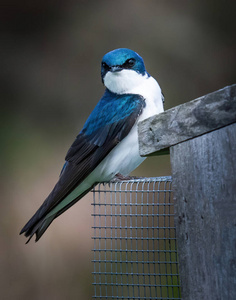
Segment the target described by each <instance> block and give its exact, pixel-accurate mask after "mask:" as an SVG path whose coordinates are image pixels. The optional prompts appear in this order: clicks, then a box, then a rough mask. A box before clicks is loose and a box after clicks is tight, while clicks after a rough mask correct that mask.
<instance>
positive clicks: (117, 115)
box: [20, 90, 145, 240]
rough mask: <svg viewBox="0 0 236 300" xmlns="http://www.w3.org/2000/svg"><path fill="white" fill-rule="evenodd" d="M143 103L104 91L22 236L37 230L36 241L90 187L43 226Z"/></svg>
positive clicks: (124, 131) (127, 128) (126, 129)
mask: <svg viewBox="0 0 236 300" xmlns="http://www.w3.org/2000/svg"><path fill="white" fill-rule="evenodd" d="M144 106H145V100H144V98H143V97H142V96H140V95H134V94H124V95H117V94H114V93H111V92H110V91H109V90H106V92H105V94H104V96H103V97H102V99H101V100H100V101H99V103H98V104H97V106H96V107H95V109H94V110H93V112H92V113H91V115H90V116H89V118H88V120H87V121H86V123H85V125H84V127H83V129H82V131H81V132H80V133H79V135H78V136H77V137H76V139H75V141H74V143H73V144H72V146H71V147H70V149H69V151H68V153H67V155H66V158H65V159H66V163H65V165H64V167H63V169H62V172H61V175H60V178H59V180H58V182H57V184H56V185H55V187H54V189H53V190H52V192H51V193H50V194H49V196H48V197H47V199H46V200H45V201H44V203H43V204H42V205H41V207H40V208H39V209H38V210H37V211H36V213H35V214H34V216H33V217H32V218H31V219H30V220H29V221H28V223H27V224H26V225H25V226H24V228H23V229H22V230H21V232H20V233H23V232H25V236H30V238H31V237H32V236H33V234H34V233H36V240H38V239H39V238H40V237H41V235H42V234H43V233H44V232H45V230H46V229H47V227H48V226H49V225H50V223H51V222H52V221H53V219H54V218H56V217H58V216H59V215H60V214H61V213H63V212H64V211H65V210H67V209H68V208H69V207H70V206H72V205H73V204H74V203H75V202H77V201H78V200H79V199H81V198H82V197H83V196H84V195H85V194H86V193H87V192H88V191H89V190H90V189H91V187H90V188H89V189H88V190H87V191H85V192H84V193H83V194H81V195H79V196H78V197H75V198H72V199H71V201H70V202H69V203H68V204H67V205H66V206H64V207H62V208H61V209H60V210H59V211H57V213H56V214H55V215H53V216H51V219H49V220H48V222H47V226H42V224H43V222H44V219H45V217H46V216H47V215H48V214H49V213H50V212H51V211H52V210H53V209H54V208H55V207H56V206H58V205H59V204H60V203H61V202H62V201H63V199H64V198H65V197H67V196H68V195H70V193H71V192H72V191H73V190H74V189H75V188H76V187H77V186H78V185H79V184H80V183H81V182H82V181H83V180H84V179H85V178H86V177H87V176H88V175H89V174H90V173H91V172H92V171H93V170H94V169H95V168H96V167H97V166H98V165H99V163H100V162H101V161H102V160H103V159H104V158H105V157H106V156H107V155H108V153H109V152H110V151H111V150H112V149H113V148H114V147H115V146H116V145H117V144H118V143H119V142H121V140H122V139H124V138H125V137H126V136H127V135H128V133H129V132H130V130H131V128H132V127H133V125H134V124H135V122H136V120H137V118H138V116H139V115H140V114H141V113H142V110H143V108H144ZM49 221H50V222H49ZM40 226H41V227H42V228H43V229H42V230H40Z"/></svg>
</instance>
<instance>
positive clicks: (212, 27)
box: [0, 0, 236, 300]
mask: <svg viewBox="0 0 236 300" xmlns="http://www.w3.org/2000/svg"><path fill="white" fill-rule="evenodd" d="M6 3H7V4H4V3H1V7H2V9H1V13H0V14H1V20H2V21H3V26H2V27H1V43H2V45H1V91H2V93H1V115H0V120H1V203H0V212H1V215H0V222H1V224H0V254H1V255H0V272H1V273H0V274H1V275H0V290H1V299H36V300H37V299H66V298H67V299H83V300H86V299H91V296H92V294H93V287H92V285H91V282H92V280H93V277H92V275H91V272H92V269H93V265H92V263H91V259H92V252H91V249H92V247H93V242H92V239H91V236H92V235H93V231H92V229H91V226H92V224H93V219H92V217H91V212H92V206H91V201H92V200H91V199H92V195H88V196H86V198H85V199H83V200H81V201H80V202H79V203H78V204H77V205H75V206H74V207H73V208H72V209H70V210H69V211H68V212H66V213H65V214H63V215H62V216H61V217H60V218H59V219H57V220H56V221H55V222H54V223H53V224H52V226H51V227H50V229H49V230H48V231H47V232H46V234H45V235H44V236H43V238H42V239H41V240H40V241H39V242H38V243H37V244H35V243H34V241H32V242H31V243H30V244H28V245H25V244H24V243H25V239H24V237H22V236H19V235H18V233H19V231H20V229H21V227H22V226H23V225H24V224H25V222H26V221H27V220H28V219H29V218H30V217H31V216H32V214H33V213H34V212H35V210H36V209H37V208H38V207H39V205H40V204H41V203H42V201H43V200H44V199H45V198H46V196H47V195H48V193H49V192H50V191H51V189H52V187H53V186H54V184H55V182H56V181H57V178H58V174H59V172H60V169H61V167H62V165H63V162H64V156H65V153H66V151H67V149H68V148H69V146H70V145H71V143H72V142H73V140H74V138H75V136H76V135H77V133H78V132H79V130H80V129H81V127H82V125H83V123H84V121H85V120H86V118H87V117H88V115H89V113H90V112H91V110H92V109H93V108H94V106H95V105H96V103H97V102H98V100H99V98H100V97H101V96H102V94H103V91H104V87H103V86H102V83H101V79H100V62H101V59H102V57H103V55H104V54H105V53H106V52H108V51H110V50H113V49H115V48H120V47H126V48H130V49H132V50H135V51H136V52H138V53H139V54H140V55H141V56H142V57H143V59H144V61H145V64H146V68H147V70H148V72H149V73H150V74H151V75H152V76H153V77H154V78H156V79H157V81H158V82H159V84H160V86H161V87H162V90H163V92H164V95H165V99H166V101H165V109H168V108H171V107H173V106H176V105H178V104H181V103H184V102H187V101H190V100H192V99H195V98H197V97H200V96H202V95H204V94H207V93H209V92H212V91H215V90H217V89H220V88H223V87H224V86H226V85H230V84H233V83H235V75H236V74H235V73H236V71H235V70H236V68H235V67H236V65H235V62H236V55H235V53H236V44H235V23H236V21H235V20H236V18H235V11H236V5H235V3H236V2H235V1H231V0H228V1H227V0H226V1H219V0H214V1H210V0H208V1H203V0H202V1H183V0H181V1H164V0H163V1H156V0H146V1H141V0H129V1H126V0H120V1H109V0H102V1H73V0H69V1H68V0H64V1H63V0H61V1H50V0H47V1H46V0H44V1H43V0H40V1H39V0H35V1H29V0H27V1H8V2H6ZM133 174H134V175H140V176H160V175H170V174H171V170H170V163H169V157H168V156H162V157H157V158H148V159H147V160H146V161H145V162H144V163H143V164H142V165H141V166H140V167H139V168H138V169H137V170H136V171H134V172H133Z"/></svg>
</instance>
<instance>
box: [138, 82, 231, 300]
mask: <svg viewBox="0 0 236 300" xmlns="http://www.w3.org/2000/svg"><path fill="white" fill-rule="evenodd" d="M139 139H140V140H139V142H140V153H141V155H143V156H148V155H158V154H159V153H160V154H162V153H168V152H170V159H171V167H172V177H173V190H174V198H175V223H176V231H177V241H178V255H179V268H180V270H179V271H180V279H181V288H182V299H183V300H187V299H188V300H199V299H206V300H209V299H214V300H226V299H227V300H235V299H236V85H232V86H229V87H225V88H224V89H221V90H219V91H216V92H214V93H211V94H208V95H205V96H203V97H201V98H198V99H196V100H193V101H190V102H188V103H185V104H182V105H180V106H177V107H174V108H172V109H170V110H168V111H165V112H164V113H162V114H160V115H157V116H154V117H151V118H149V119H147V120H144V121H142V122H140V124H139Z"/></svg>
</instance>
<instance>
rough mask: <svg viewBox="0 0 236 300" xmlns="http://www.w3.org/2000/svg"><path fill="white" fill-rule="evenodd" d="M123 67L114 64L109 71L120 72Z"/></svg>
mask: <svg viewBox="0 0 236 300" xmlns="http://www.w3.org/2000/svg"><path fill="white" fill-rule="evenodd" d="M121 70H122V68H121V67H120V66H112V67H111V68H110V70H109V71H111V72H119V71H121Z"/></svg>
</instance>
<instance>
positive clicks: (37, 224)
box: [20, 187, 92, 244]
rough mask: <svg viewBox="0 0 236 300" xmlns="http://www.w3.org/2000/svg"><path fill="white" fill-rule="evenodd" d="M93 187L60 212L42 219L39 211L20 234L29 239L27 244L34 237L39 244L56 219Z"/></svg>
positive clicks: (49, 214)
mask: <svg viewBox="0 0 236 300" xmlns="http://www.w3.org/2000/svg"><path fill="white" fill-rule="evenodd" d="M91 188H92V187H90V188H89V189H87V190H86V191H84V192H83V193H82V194H80V195H79V196H78V197H76V198H75V199H73V200H72V201H71V202H69V203H67V205H65V206H64V207H62V208H61V209H60V210H58V211H55V213H54V214H52V213H50V211H49V212H48V214H47V215H46V216H45V215H44V216H42V217H38V215H39V214H38V213H39V212H40V208H39V210H38V211H37V212H36V213H35V214H34V216H33V217H32V218H31V219H30V220H29V221H28V222H27V223H26V225H25V226H24V227H23V228H22V230H21V232H20V234H22V233H24V235H25V236H26V237H29V239H28V240H27V242H26V244H28V242H29V241H30V240H31V238H32V237H33V235H34V234H35V235H36V238H35V242H37V241H38V240H39V239H40V238H41V236H42V235H43V234H44V232H45V231H46V230H47V228H48V227H49V225H50V224H51V223H52V221H53V220H54V219H56V218H57V217H59V216H60V215H61V214H62V213H64V212H65V211H66V210H67V209H68V208H70V207H71V206H72V205H74V204H75V203H76V202H77V201H79V200H80V199H81V198H82V197H83V196H85V195H86V194H87V193H88V192H89V191H90V190H91Z"/></svg>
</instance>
